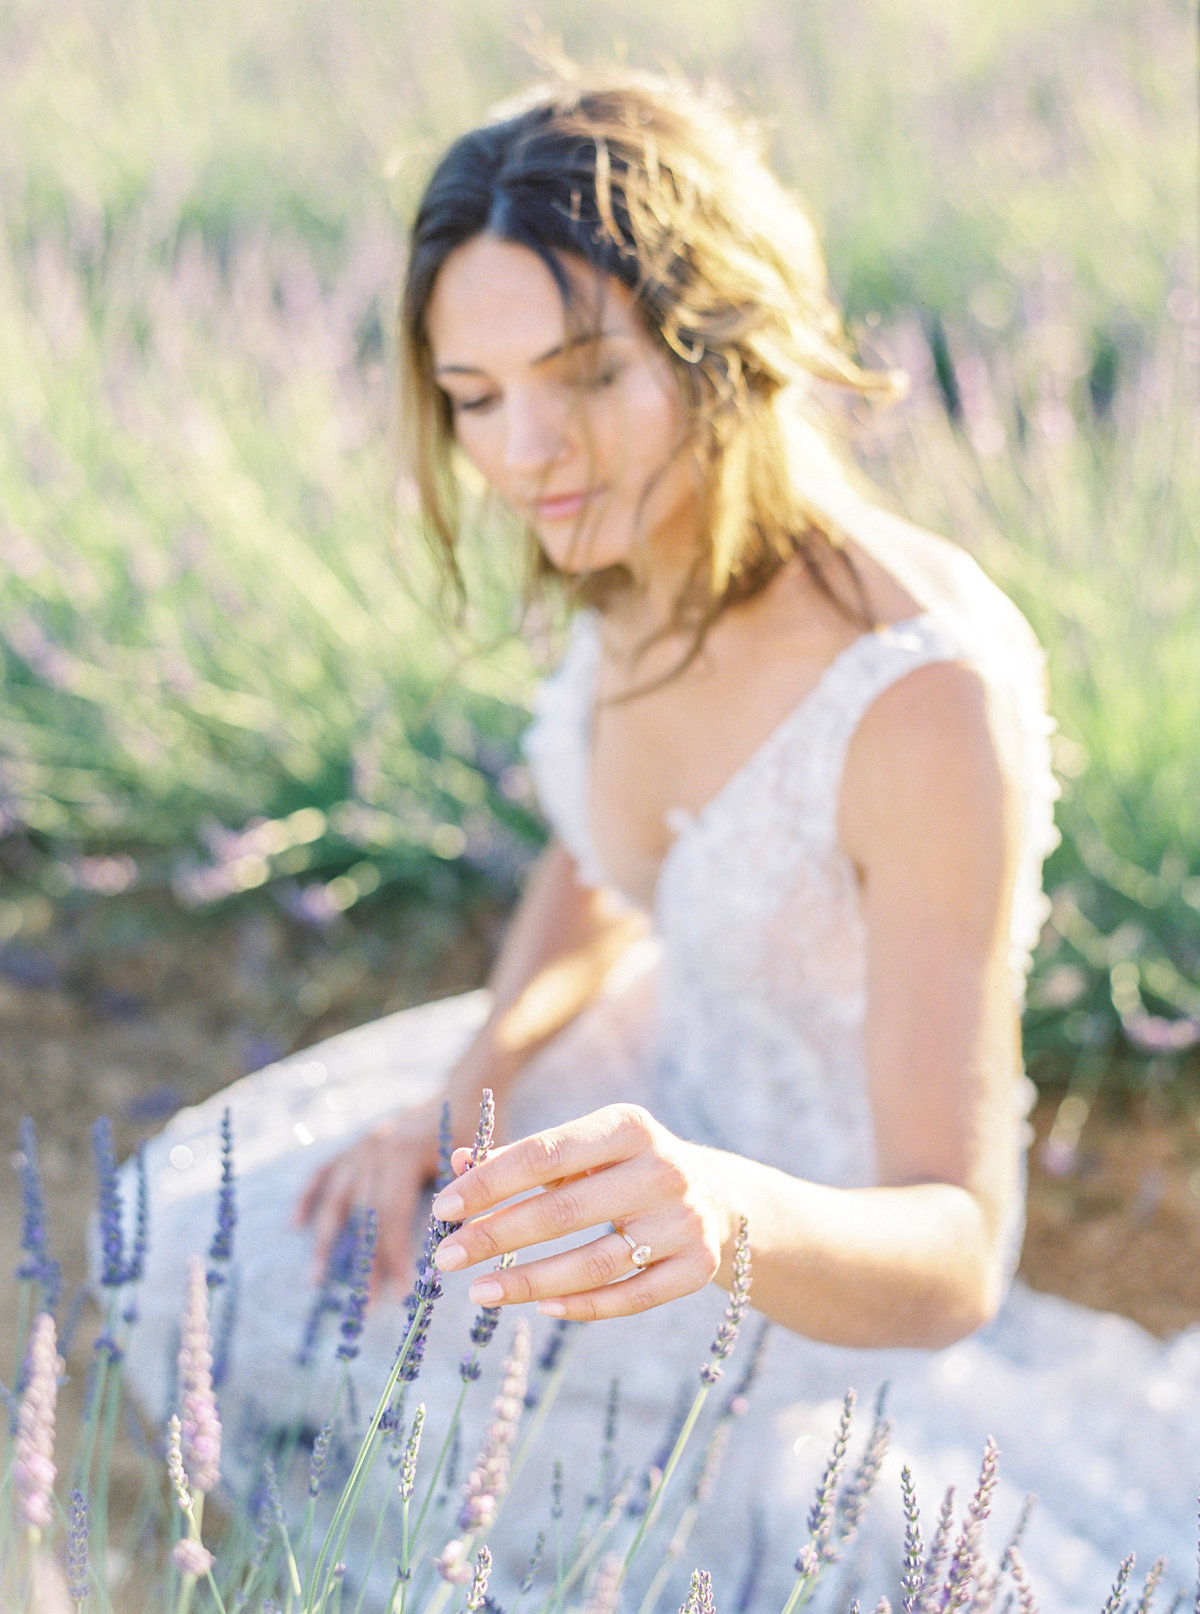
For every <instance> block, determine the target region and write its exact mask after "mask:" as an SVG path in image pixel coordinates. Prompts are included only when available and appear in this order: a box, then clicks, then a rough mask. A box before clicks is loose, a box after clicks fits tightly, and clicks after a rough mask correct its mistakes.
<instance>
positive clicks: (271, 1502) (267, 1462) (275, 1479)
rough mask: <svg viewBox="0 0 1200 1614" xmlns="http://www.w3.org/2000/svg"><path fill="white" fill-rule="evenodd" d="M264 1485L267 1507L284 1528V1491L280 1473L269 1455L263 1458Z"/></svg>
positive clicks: (279, 1526) (278, 1525) (281, 1527)
mask: <svg viewBox="0 0 1200 1614" xmlns="http://www.w3.org/2000/svg"><path fill="white" fill-rule="evenodd" d="M262 1477H263V1487H264V1489H265V1491H266V1493H267V1507H268V1508H269V1509H270V1512H271V1517H272V1518H273V1519H274V1520H275V1524H276V1526H277V1527H278V1528H279V1529H280V1530H283V1529H285V1528H286V1523H285V1520H284V1515H283V1493H282V1491H281V1490H280V1489H279V1475H278V1474H277V1473H276V1472H275V1464H274V1463H273V1462H272V1461H271V1459H270V1458H269V1457H267V1458H265V1459H264V1460H263V1465H262Z"/></svg>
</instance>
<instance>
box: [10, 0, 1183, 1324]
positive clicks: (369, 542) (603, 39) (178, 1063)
mask: <svg viewBox="0 0 1200 1614" xmlns="http://www.w3.org/2000/svg"><path fill="white" fill-rule="evenodd" d="M542 33H544V34H547V35H549V36H551V37H553V38H556V39H558V40H559V41H560V42H561V44H562V45H563V46H564V47H565V49H566V50H567V51H568V52H570V53H571V54H572V55H574V56H576V57H577V58H578V59H580V60H581V61H583V62H585V63H599V62H604V61H610V60H613V59H619V60H627V61H629V62H631V63H633V64H635V65H638V66H648V67H654V66H658V65H661V64H664V63H667V64H674V65H678V66H679V67H681V68H683V69H684V70H685V71H686V72H688V73H689V74H692V75H693V76H695V77H697V78H704V77H707V76H710V75H711V76H715V77H716V78H718V79H719V80H720V81H721V82H723V83H724V84H725V85H726V86H727V87H728V88H729V90H730V91H731V92H732V94H733V96H734V97H735V99H736V101H737V102H738V104H739V105H740V106H742V107H743V108H744V109H745V110H746V111H748V112H750V113H751V114H753V115H755V116H756V117H757V118H758V119H760V120H761V122H762V124H763V126H764V128H765V130H766V135H767V141H768V146H769V149H770V152H771V156H772V159H773V161H774V163H775V165H776V166H777V168H778V170H779V171H780V173H781V174H782V176H783V177H784V178H785V179H786V180H787V181H788V182H789V183H790V184H792V185H794V186H795V187H796V188H797V189H799V190H800V191H801V192H802V193H803V194H804V196H805V197H806V198H807V199H808V201H809V202H810V204H811V206H812V208H813V210H814V212H815V214H816V216H817V218H818V220H819V221H820V223H821V225H822V227H823V229H824V231H825V235H826V241H827V248H828V257H829V263H830V271H831V279H832V282H833V285H834V287H835V289H836V291H837V293H838V295H839V296H840V298H841V299H842V301H843V304H844V306H845V309H846V314H847V319H848V322H849V325H850V329H851V331H852V333H853V335H854V337H855V339H856V340H857V342H858V344H859V346H860V349H861V350H862V352H863V353H864V354H865V355H866V356H867V357H869V358H871V359H873V360H875V361H877V362H882V363H890V364H899V365H901V366H903V367H904V368H905V369H907V370H908V372H909V373H910V375H911V377H912V382H913V387H912V393H911V396H910V398H909V399H908V401H907V402H906V403H904V404H903V405H901V406H899V407H896V408H894V409H892V410H890V411H887V412H886V413H875V414H869V415H863V416H862V417H861V418H860V419H859V420H858V422H857V426H858V431H857V446H856V451H857V453H858V454H859V456H860V459H861V462H862V465H863V467H864V470H865V471H866V472H867V473H868V474H869V475H870V476H871V477H872V478H873V479H874V480H875V482H876V483H877V484H878V485H879V487H880V488H881V489H882V490H883V497H884V498H885V500H886V501H887V502H888V503H890V504H891V505H892V506H893V507H894V508H898V509H900V510H902V511H903V512H905V513H906V514H908V515H910V516H912V517H913V518H915V519H917V520H919V521H922V522H924V523H926V524H928V525H930V526H932V527H934V528H935V529H937V530H939V531H941V532H944V533H946V534H948V535H950V536H952V537H954V538H955V539H957V540H958V541H959V542H960V543H962V544H963V545H964V546H965V547H966V548H967V549H969V550H970V551H971V552H972V553H974V554H975V555H976V556H977V557H978V558H979V559H980V561H981V562H982V563H983V565H984V566H985V567H986V568H987V570H988V571H989V572H990V573H991V575H992V576H993V577H994V578H995V579H996V580H997V581H998V582H1000V583H1001V585H1002V586H1003V587H1005V588H1006V589H1007V590H1008V591H1009V592H1010V593H1011V594H1012V595H1013V596H1014V598H1015V599H1016V600H1017V602H1018V603H1019V604H1020V605H1021V607H1022V608H1023V609H1024V610H1025V611H1026V613H1027V614H1028V615H1029V617H1030V619H1031V621H1032V622H1033V624H1034V626H1035V628H1036V629H1037V631H1038V633H1039V634H1040V636H1041V638H1042V641H1043V643H1044V644H1045V645H1046V647H1047V652H1048V656H1049V665H1050V678H1051V685H1052V704H1053V709H1054V712H1055V714H1056V716H1057V719H1058V722H1059V726H1060V733H1059V736H1058V739H1057V742H1056V753H1055V756H1056V765H1057V768H1058V771H1059V774H1060V777H1061V780H1062V785H1063V797H1062V801H1061V803H1060V807H1059V824H1060V828H1061V831H1062V843H1061V845H1060V846H1059V848H1058V850H1057V851H1056V852H1055V853H1054V855H1053V857H1052V859H1051V862H1050V865H1049V869H1048V887H1049V890H1050V892H1051V894H1052V897H1053V903H1054V911H1053V918H1052V921H1051V923H1050V924H1049V925H1048V927H1047V930H1046V933H1045V936H1044V938H1043V943H1042V946H1041V949H1040V951H1039V955H1038V961H1037V967H1036V972H1035V976H1034V980H1033V984H1032V989H1031V994H1030V1005H1029V1012H1028V1017H1027V1026H1026V1035H1027V1046H1028V1053H1029V1059H1030V1067H1031V1072H1032V1074H1033V1075H1034V1077H1035V1079H1037V1081H1038V1082H1039V1084H1040V1085H1041V1086H1042V1089H1043V1092H1044V1094H1045V1095H1046V1096H1045V1097H1044V1099H1043V1102H1042V1104H1041V1105H1040V1106H1039V1111H1038V1117H1037V1120H1038V1128H1039V1139H1040V1142H1039V1150H1038V1153H1037V1157H1036V1160H1037V1181H1036V1183H1035V1188H1036V1190H1037V1192H1036V1193H1035V1201H1034V1209H1033V1214H1032V1220H1031V1240H1030V1246H1029V1253H1027V1263H1032V1264H1033V1267H1034V1269H1035V1270H1034V1271H1033V1276H1034V1277H1035V1280H1039V1279H1040V1280H1041V1281H1045V1282H1047V1283H1049V1284H1051V1285H1055V1286H1058V1287H1062V1288H1064V1289H1069V1290H1070V1292H1073V1293H1079V1294H1081V1296H1082V1297H1083V1298H1087V1299H1090V1300H1093V1301H1094V1302H1096V1303H1099V1304H1117V1305H1120V1306H1121V1307H1122V1309H1126V1310H1130V1311H1132V1312H1133V1313H1134V1314H1135V1315H1139V1316H1141V1317H1142V1320H1144V1321H1148V1322H1149V1323H1150V1324H1151V1326H1155V1327H1157V1328H1159V1329H1160V1330H1165V1329H1167V1328H1169V1327H1171V1326H1175V1325H1177V1324H1178V1323H1179V1322H1181V1321H1184V1320H1187V1319H1188V1318H1189V1317H1200V1294H1197V1293H1196V1284H1195V1278H1194V1273H1195V1271H1196V1270H1197V1264H1196V1263H1197V1256H1198V1255H1200V1087H1198V1084H1197V1076H1198V1074H1200V1056H1198V1054H1197V1049H1198V1047H1200V812H1198V811H1197V803H1198V801H1200V762H1198V760H1197V736H1198V735H1200V632H1198V631H1197V627H1198V624H1200V531H1198V527H1200V441H1198V435H1197V433H1198V422H1200V301H1198V276H1197V258H1198V252H1200V244H1198V229H1200V158H1198V145H1200V142H1198V131H1197V100H1196V75H1197V60H1198V49H1197V20H1196V16H1195V12H1194V9H1193V8H1192V7H1190V6H1189V5H1188V4H1186V3H1185V0H1037V4H1033V3H1032V0H1004V4H1001V3H1000V0H942V4H940V5H939V6H936V7H930V6H929V5H928V4H927V3H925V0H886V3H884V0H804V3H803V4H799V3H797V0H737V3H735V0H688V3H687V4H684V3H683V0H658V3H657V4H656V5H654V6H647V5H645V4H644V0H643V3H639V4H637V5H634V4H632V3H629V0H606V3H605V4H604V5H603V6H599V5H582V4H573V3H570V0H540V3H539V0H533V3H532V4H531V3H530V0H521V3H515V0H514V3H508V0H439V3H438V4H437V5H435V6H430V5H417V4H415V3H412V0H387V3H383V0H340V3H339V4H338V5H337V6H330V5H324V4H317V3H316V0H273V3H271V4H269V5H268V4H265V3H261V0H237V3H236V4H234V3H233V0H209V3H208V4H206V5H204V6H196V5H194V4H190V3H189V4H184V3H182V0H152V3H151V0H119V3H114V0H105V3H103V4H102V3H99V0H8V3H7V4H6V5H5V6H4V7H3V8H2V9H0V1038H2V1041H0V1060H2V1062H3V1063H2V1065H0V1071H2V1080H3V1096H2V1098H0V1129H2V1131H3V1136H4V1138H5V1140H6V1143H7V1147H9V1148H11V1147H15V1142H14V1140H15V1138H16V1130H17V1120H18V1118H19V1116H20V1115H21V1114H23V1113H29V1114H32V1115H33V1116H34V1117H35V1119H36V1120H37V1121H38V1124H39V1128H40V1129H41V1131H42V1134H43V1165H44V1167H45V1169H46V1173H47V1177H48V1179H49V1181H50V1184H51V1187H52V1189H53V1191H54V1193H55V1195H56V1196H57V1198H58V1200H59V1201H61V1200H62V1199H63V1198H64V1197H65V1198H66V1199H67V1200H68V1205H67V1209H66V1211H65V1212H64V1220H66V1219H69V1218H70V1217H72V1215H73V1214H74V1213H73V1212H72V1210H71V1208H70V1203H69V1198H70V1195H71V1194H72V1193H73V1192H76V1191H77V1192H78V1193H80V1194H83V1193H84V1192H85V1190H86V1182H85V1181H84V1179H83V1178H82V1177H81V1174H80V1172H79V1169H78V1166H79V1161H80V1158H81V1156H82V1155H83V1154H85V1153H86V1129H87V1126H88V1124H89V1123H90V1121H91V1119H92V1118H93V1117H94V1116H95V1115H96V1114H98V1113H100V1112H102V1111H107V1112H109V1113H112V1114H113V1116H114V1118H115V1120H116V1122H117V1124H118V1132H119V1136H120V1138H121V1140H122V1142H123V1144H124V1146H126V1147H128V1146H131V1145H132V1144H133V1143H134V1142H135V1141H136V1140H137V1138H138V1137H139V1136H141V1135H144V1133H145V1131H146V1130H147V1128H150V1127H153V1126H155V1125H157V1124H159V1122H160V1121H161V1119H162V1118H163V1117H164V1116H165V1115H167V1114H169V1113H170V1112H171V1110H172V1109H174V1108H175V1107H177V1106H178V1105H179V1104H181V1103H185V1102H188V1101H191V1100H194V1099H196V1098H198V1097H200V1096H202V1095H203V1094H205V1093H207V1092H209V1091H211V1090H213V1089H214V1088H216V1087H217V1086H219V1085H220V1084H222V1083H223V1082H225V1081H227V1080H229V1079H230V1078H232V1077H235V1076H237V1075H239V1074H241V1073H242V1072H244V1071H246V1070H249V1069H252V1068H254V1067H256V1066H257V1065H260V1064H262V1063H264V1062H266V1061H267V1060H269V1059H270V1058H272V1057H275V1056H277V1055H279V1054H281V1053H283V1052H287V1051H290V1050H292V1049H294V1048H297V1047H300V1046H303V1045H304V1044H305V1043H306V1042H310V1041H312V1040H314V1039H315V1038H317V1037H319V1036H322V1035H325V1034H327V1033H329V1032H331V1031H334V1030H336V1029H339V1028H340V1027H341V1026H344V1025H346V1024H350V1023H354V1022H356V1021H359V1020H363V1019H366V1018H368V1017H370V1016H371V1015H374V1014H377V1013H379V1012H382V1011H384V1010H386V1009H390V1008H395V1007H399V1006H401V1005H403V1004H406V1003H410V1002H414V1001H418V1000H420V999H422V998H425V997H428V996H431V995H440V994H441V993H444V992H447V991H452V990H456V989H458V988H460V987H464V986H468V985H473V984H475V983H477V981H478V980H479V979H480V978H481V976H482V973H483V971H484V970H485V968H486V964H487V960H488V957H489V955H490V951H491V949H492V947H493V946H494V943H495V939H496V936H497V934H498V930H499V927H500V925H501V923H502V921H503V916H504V914H505V912H506V910H507V907H508V905H509V904H510V903H511V900H512V898H513V896H514V894H515V892H516V889H517V882H518V879H519V874H520V870H521V868H522V866H523V864H524V863H525V862H526V861H527V860H528V858H529V857H530V856H531V855H532V853H533V851H534V850H535V848H536V846H537V844H538V839H539V835H540V833H541V831H540V826H539V823H538V821H537V818H536V815H535V812H534V810H533V807H532V803H531V800H530V795H529V789H528V782H527V779H526V776H525V774H524V771H523V769H522V766H521V763H520V757H519V749H518V739H519V735H520V732H521V729H522V727H523V725H524V722H525V720H526V709H525V707H524V705H523V702H524V701H525V700H527V698H528V695H529V693H530V691H531V689H532V687H533V685H534V682H535V680H536V677H537V676H538V673H539V671H540V670H544V668H545V667H546V666H547V665H548V664H550V662H552V660H553V656H554V654H555V646H556V629H557V626H558V625H557V624H556V623H555V622H554V620H552V618H551V617H550V616H548V615H547V616H545V618H544V619H543V617H542V616H539V615H534V616H529V617H526V618H525V619H524V622H523V626H522V632H521V633H520V634H519V635H518V634H516V633H515V632H514V631H513V629H514V625H515V624H516V623H517V621H518V618H519V611H518V604H517V579H516V578H515V576H514V575H512V574H511V570H510V569H509V568H506V565H505V560H504V554H503V552H502V550H501V546H500V545H499V544H491V545H489V544H488V543H487V541H486V540H487V536H488V535H487V534H486V533H483V534H482V535H481V538H482V540H483V541H482V542H481V543H480V544H479V546H478V556H477V565H476V585H477V586H476V601H475V605H474V608H473V611H472V614H471V615H470V617H469V618H468V620H467V621H466V622H465V623H464V624H463V625H462V626H461V628H459V629H458V630H456V631H453V632H451V631H450V630H449V629H448V628H447V627H446V625H445V623H444V622H443V621H442V620H441V619H440V618H439V617H438V615H437V614H436V612H435V611H434V610H433V609H432V607H431V603H430V589H429V580H428V577H427V576H426V575H425V573H424V572H423V570H422V565H421V561H420V558H419V556H418V555H417V554H416V553H415V546H414V544H413V543H412V542H411V541H410V539H409V537H408V535H407V534H406V527H405V521H406V518H405V509H406V500H405V489H404V487H403V485H402V484H400V483H399V481H398V476H397V462H396V455H395V452H394V446H393V445H394V441H395V421H394V414H393V388H392V381H391V356H392V323H393V304H394V300H395V296H396V291H397V285H398V276H399V269H400V264H401V260H402V254H403V247H404V230H405V221H406V219H407V217H408V215H409V212H410V210H411V208H412V205H413V203H414V200H415V197H416V195H417V193H418V191H419V188H420V186H421V183H422V180H423V178H424V176H425V175H426V173H427V172H428V169H429V166H430V164H431V162H432V160H433V158H434V157H435V156H436V154H437V153H438V152H439V151H440V149H441V148H442V147H443V145H444V144H445V143H446V141H447V140H448V139H449V138H450V137H452V136H453V135H454V134H455V133H457V132H458V131H460V130H461V129H462V128H464V127H465V126H467V125H468V124H469V123H471V122H472V121H474V120H476V119H477V118H478V117H479V116H480V114H481V113H482V112H483V110H484V109H485V108H486V107H487V106H488V104H489V103H490V102H491V101H492V100H493V99H495V98H497V97H499V96H502V95H505V94H507V93H510V92H512V91H514V90H516V89H518V88H520V87H521V86H522V85H523V84H524V83H525V82H527V81H528V80H529V79H530V78H531V77H533V76H535V74H536V65H535V63H534V60H533V57H532V56H531V53H530V49H529V41H530V40H531V39H534V38H536V37H537V36H538V35H539V34H542ZM11 1175H12V1174H11V1173H9V1174H8V1177H10V1178H11ZM14 1192H15V1189H14V1188H12V1186H11V1185H10V1183H9V1182H8V1181H7V1180H6V1181H5V1183H4V1185H3V1186H2V1187H0V1208H3V1209H4V1212H5V1214H4V1215H3V1217H2V1218H0V1221H2V1224H3V1225H2V1226H0V1238H2V1239H3V1240H4V1241H5V1245H6V1246H7V1244H8V1243H12V1244H15V1238H16V1232H15V1220H14V1217H13V1216H12V1215H9V1214H8V1210H7V1207H9V1206H10V1205H11V1204H12V1203H14V1200H13V1193H14ZM1039 1196H1040V1197H1039ZM81 1219H82V1209H80V1210H79V1214H78V1216H77V1217H76V1218H75V1220H76V1221H80V1220H81ZM1068 1227H1070V1228H1076V1229H1077V1228H1083V1230H1084V1231H1083V1233H1081V1234H1080V1237H1083V1238H1085V1241H1086V1238H1087V1237H1093V1235H1094V1239H1095V1240H1098V1241H1100V1242H1099V1243H1097V1244H1096V1249H1095V1250H1093V1251H1092V1254H1091V1256H1089V1255H1088V1252H1087V1250H1086V1249H1085V1247H1084V1245H1082V1244H1080V1243H1078V1241H1077V1242H1076V1243H1074V1244H1064V1243H1063V1230H1064V1229H1065V1228H1068ZM1088 1228H1090V1229H1091V1230H1092V1231H1091V1232H1088ZM1097 1229H1099V1231H1097ZM72 1236H74V1235H72ZM1152 1237H1153V1239H1154V1240H1155V1241H1156V1242H1154V1244H1153V1250H1154V1252H1155V1253H1154V1257H1153V1260H1151V1258H1150V1256H1149V1255H1148V1254H1147V1251H1148V1250H1149V1249H1150V1245H1149V1244H1146V1243H1145V1240H1147V1239H1151V1238H1152ZM1105 1240H1107V1242H1104V1241H1105ZM1114 1240H1116V1241H1117V1244H1118V1245H1119V1247H1120V1250H1121V1251H1123V1252H1124V1255H1125V1259H1124V1261H1123V1263H1122V1262H1121V1261H1115V1262H1114V1260H1113V1259H1111V1258H1110V1257H1111V1253H1112V1250H1113V1249H1114V1248H1115V1247H1116V1246H1114V1242H1113V1241H1114ZM1121 1240H1124V1241H1125V1242H1124V1243H1121V1242H1120V1241H1121ZM1139 1240H1141V1241H1143V1242H1141V1243H1139V1242H1138V1241H1139ZM1039 1241H1040V1242H1039ZM1039 1251H1040V1253H1039ZM1097 1252H1100V1253H1101V1254H1102V1255H1103V1259H1094V1258H1093V1257H1095V1256H1096V1255H1097ZM1038 1261H1041V1262H1042V1263H1043V1265H1042V1266H1041V1267H1038V1266H1037V1262H1038ZM1173 1262H1175V1263H1176V1264H1177V1267H1178V1270H1177V1269H1176V1266H1172V1263H1173ZM1056 1263H1057V1265H1056ZM1178 1263H1183V1265H1178ZM1081 1264H1082V1266H1086V1267H1087V1268H1088V1271H1087V1272H1085V1273H1083V1275H1082V1276H1081V1275H1080V1272H1079V1270H1078V1269H1080V1267H1081ZM1114 1274H1115V1276H1114ZM1072 1284H1074V1285H1075V1287H1074V1288H1071V1285H1072ZM1080 1285H1082V1288H1081V1287H1080ZM1189 1285H1190V1287H1189ZM1106 1286H1107V1287H1106ZM1164 1296H1165V1297H1166V1298H1165V1299H1164Z"/></svg>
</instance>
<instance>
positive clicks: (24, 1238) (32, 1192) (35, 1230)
mask: <svg viewBox="0 0 1200 1614" xmlns="http://www.w3.org/2000/svg"><path fill="white" fill-rule="evenodd" d="M20 1136H21V1164H20V1175H21V1249H22V1250H23V1251H24V1252H25V1260H23V1261H22V1262H21V1264H20V1265H19V1266H18V1267H17V1277H18V1278H27V1279H31V1280H32V1281H33V1282H34V1283H38V1284H40V1285H41V1289H42V1309H43V1310H44V1311H50V1312H52V1311H54V1310H55V1309H56V1308H57V1306H58V1302H59V1300H60V1299H61V1298H62V1266H61V1265H60V1263H59V1262H57V1261H55V1260H52V1259H51V1256H50V1246H49V1241H48V1236H47V1221H46V1195H45V1190H44V1188H43V1185H42V1173H41V1167H40V1165H39V1163H38V1151H37V1133H36V1132H35V1130H34V1125H33V1121H32V1119H31V1118H30V1117H29V1116H28V1115H26V1116H25V1117H24V1118H23V1119H22V1121H21V1134H20Z"/></svg>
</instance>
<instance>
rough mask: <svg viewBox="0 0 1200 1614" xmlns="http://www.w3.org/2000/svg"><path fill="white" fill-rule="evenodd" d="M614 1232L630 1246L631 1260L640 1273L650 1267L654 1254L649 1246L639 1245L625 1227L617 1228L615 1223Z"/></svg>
mask: <svg viewBox="0 0 1200 1614" xmlns="http://www.w3.org/2000/svg"><path fill="white" fill-rule="evenodd" d="M613 1232H614V1233H619V1234H620V1235H621V1237H622V1238H623V1239H624V1240H625V1242H626V1244H628V1246H629V1256H630V1259H631V1260H632V1262H633V1264H634V1266H635V1267H636V1268H637V1269H638V1271H639V1272H640V1271H641V1270H642V1268H643V1267H648V1266H649V1265H650V1262H651V1261H652V1260H653V1258H654V1252H653V1250H651V1248H650V1246H649V1245H648V1244H639V1243H638V1241H637V1240H636V1239H635V1238H631V1237H630V1235H629V1234H628V1233H627V1232H626V1231H625V1229H624V1228H623V1227H617V1226H616V1224H615V1223H614V1224H613Z"/></svg>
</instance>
